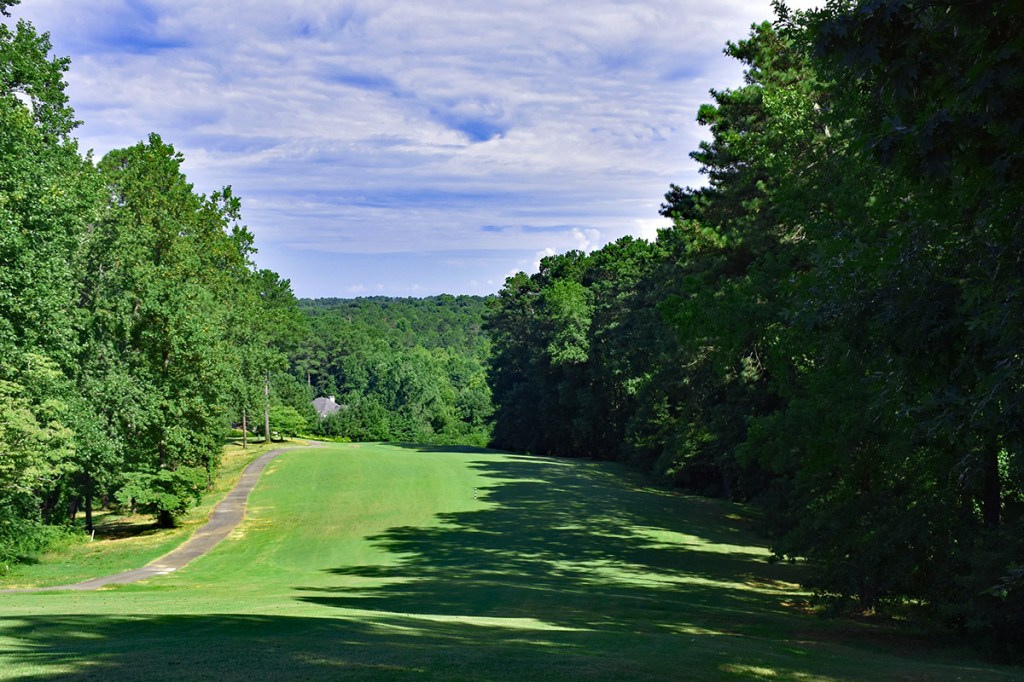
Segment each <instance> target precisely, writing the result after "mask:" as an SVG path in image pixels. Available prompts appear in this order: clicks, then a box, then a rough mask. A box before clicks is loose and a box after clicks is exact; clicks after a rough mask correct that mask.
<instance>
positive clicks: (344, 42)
mask: <svg viewBox="0 0 1024 682" xmlns="http://www.w3.org/2000/svg"><path fill="white" fill-rule="evenodd" d="M14 11H15V14H16V16H25V17H27V18H29V19H31V20H32V21H33V22H34V23H35V24H36V25H37V27H38V28H39V29H41V30H48V31H50V32H51V33H52V37H53V41H54V43H55V46H56V48H55V49H56V52H57V53H59V54H68V55H70V56H71V57H72V69H71V72H70V73H69V82H70V94H71V97H72V104H73V105H74V106H75V108H76V110H77V113H78V115H79V117H80V118H82V119H83V120H84V121H85V125H84V126H83V127H82V128H81V129H80V131H79V138H80V140H81V142H82V145H83V146H84V147H85V148H94V149H95V150H96V151H97V153H99V154H102V153H105V152H106V151H108V150H109V149H112V148H117V147H123V146H127V145H131V144H134V143H135V142H137V141H139V140H141V139H144V138H145V137H146V135H148V133H149V132H150V131H156V132H158V133H160V134H161V135H163V137H164V138H165V140H168V141H170V142H172V143H173V144H174V145H175V146H176V147H177V148H178V149H179V150H181V151H182V152H183V153H184V154H185V157H186V160H187V161H186V171H187V172H188V173H189V176H190V179H191V180H192V181H193V182H194V183H195V184H196V186H197V188H199V189H200V190H202V191H210V190H212V189H215V188H217V187H219V186H222V185H225V184H231V185H233V186H234V187H235V190H236V192H237V193H238V194H240V195H241V196H242V198H243V202H244V204H243V205H244V212H245V216H246V222H247V223H248V224H249V226H250V228H251V229H252V230H253V231H254V233H255V234H256V236H257V244H258V246H259V247H260V249H261V253H260V255H259V261H260V264H261V265H263V266H265V267H271V268H273V269H275V270H277V271H278V272H280V273H281V274H282V275H283V276H285V277H288V278H290V279H291V280H292V282H293V286H294V288H295V290H296V292H297V293H298V294H299V295H302V296H330V295H350V294H351V293H355V292H384V293H389V294H414V293H415V294H426V293H438V292H440V291H450V292H454V293H462V292H465V293H486V292H493V291H496V290H497V289H498V288H499V287H500V285H501V283H502V280H503V277H504V275H505V274H506V273H507V272H509V271H514V270H516V269H529V268H531V267H534V266H535V262H536V260H537V254H540V253H549V252H550V253H553V252H559V251H565V250H568V249H572V248H581V249H584V250H592V249H594V248H597V247H599V246H600V245H601V244H602V243H605V242H606V241H609V240H613V239H616V238H618V237H620V236H622V235H625V234H633V235H635V236H638V237H644V238H651V237H653V235H654V234H655V233H656V230H657V228H658V227H659V226H661V225H663V224H664V223H663V221H661V220H659V218H658V215H657V209H658V205H659V203H660V201H661V198H662V195H663V194H664V192H665V191H666V189H667V188H668V184H669V183H670V182H676V183H681V184H697V183H699V182H700V178H699V176H698V175H697V174H696V168H695V166H694V164H693V163H692V162H691V161H690V160H689V158H688V157H687V153H688V152H689V151H690V150H692V149H694V148H695V147H696V145H697V143H698V141H699V140H700V139H701V137H702V136H703V135H704V132H703V131H701V130H700V129H699V128H698V126H697V125H696V123H695V122H694V116H695V113H696V109H697V107H698V106H699V104H700V103H701V102H704V101H706V100H707V99H708V94H707V91H708V89H709V88H711V87H716V88H722V87H729V86H733V85H736V84H738V83H739V76H740V66H739V65H738V64H735V63H732V62H730V61H729V60H727V59H726V58H725V57H724V56H722V55H721V50H722V47H723V46H724V43H725V41H726V40H729V39H733V40H734V39H739V38H742V37H743V36H744V35H745V34H746V33H747V31H748V28H749V25H750V24H751V22H754V21H760V20H764V19H768V18H770V16H771V10H770V6H769V2H768V0H763V1H761V0H758V1H757V2H750V1H748V0H723V1H720V2H716V3H705V2H699V1H697V0H690V1H680V0H649V1H647V2H618V1H612V0H592V1H591V2H587V3H583V2H578V1H577V0H570V1H567V2H563V3H548V2H541V1H540V0H508V1H507V2H504V3H500V4H493V3H476V2H465V1H462V2H454V1H434V2H430V3H422V2H412V1H409V0H397V1H389V2H383V1H378V0H349V1H346V0H326V1H322V2H313V3H311V2H308V1H305V2H303V1H298V0H275V1H273V2H270V1H269V0H241V1H239V2H234V3H220V2H213V1H212V0H146V1H141V2H140V1H135V0H131V1H129V0H91V1H90V2H85V0H33V1H32V2H29V3H25V4H24V5H23V6H17V7H15V8H14Z"/></svg>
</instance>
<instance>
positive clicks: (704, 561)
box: [0, 445, 1024, 680]
mask: <svg viewBox="0 0 1024 682" xmlns="http://www.w3.org/2000/svg"><path fill="white" fill-rule="evenodd" d="M631 481H632V479H630V478H628V476H627V475H625V474H624V472H623V471H621V470H620V469H618V468H615V467H613V466H610V465H603V464H595V463H588V462H579V461H559V460H547V459H539V458H528V457H520V456H514V455H505V454H500V453H489V452H483V451H475V450H466V451H458V450H457V449H456V450H452V449H447V450H445V449H443V448H441V449H437V451H431V449H429V448H411V447H410V448H400V447H389V446H372V445H362V446H357V445H347V446H346V445H337V446H329V447H327V448H323V449H318V450H308V451H301V450H300V451H295V452H291V453H287V454H285V455H282V456H281V457H280V458H279V459H278V460H276V461H275V462H274V463H273V464H271V466H270V468H268V470H267V471H266V473H265V474H264V478H263V480H262V481H261V483H260V486H259V487H258V488H257V490H256V491H255V492H254V493H253V496H252V498H251V499H250V509H249V514H248V516H247V519H246V521H245V522H244V523H243V525H242V527H240V529H239V530H238V531H236V533H235V535H234V536H233V537H232V538H231V539H229V540H228V541H226V542H224V543H222V544H221V545H220V546H219V547H218V548H216V549H215V550H214V551H213V552H212V553H211V554H210V555H208V556H207V557H204V558H202V559H199V560H197V561H196V562H194V563H193V564H192V565H190V566H189V567H187V568H186V569H184V570H182V571H180V572H178V573H177V574H172V575H169V576H164V577H161V578H158V579H154V580H151V581H149V582H148V583H144V584H137V585H131V586H125V587H118V588H110V589H105V590H101V591H98V592H92V593H33V594H5V595H0V677H29V676H31V677H37V678H42V677H48V676H53V677H58V676H60V677H64V678H67V677H69V676H70V677H71V678H76V677H77V678H85V677H90V676H94V677H95V678H96V679H129V678H131V679H141V678H147V679H219V680H225V679H248V680H252V679H280V678H282V677H292V678H301V679H315V678H324V679H333V678H337V677H339V676H341V675H345V676H346V677H352V678H357V679H359V678H365V679H382V678H383V679H417V680H419V679H431V678H434V679H445V680H452V679H524V678H530V679H538V680H545V679H550V680H565V679H608V680H613V679H614V680H619V679H657V680H663V679H782V680H785V679H791V680H831V679H964V680H967V679H971V680H975V679H977V680H999V679H1024V675H1022V671H1021V670H1020V669H1019V668H997V667H995V666H990V665H986V664H981V663H968V662H963V661H957V660H954V658H953V656H952V654H950V653H948V652H938V651H931V650H929V649H927V648H926V646H925V645H923V644H918V643H915V642H913V641H911V640H908V639H907V638H900V637H894V636H891V635H890V634H889V633H883V632H879V631H877V626H871V625H861V626H854V625H851V624H849V623H839V622H830V621H821V620H818V619H816V618H813V617H808V616H805V615H801V614H800V613H799V612H798V610H797V609H795V608H793V607H792V606H789V605H790V604H792V603H794V602H798V601H799V600H800V599H801V597H802V595H801V594H800V593H799V592H798V591H797V590H796V588H795V587H794V586H793V584H792V583H793V581H795V580H797V579H799V575H798V568H797V567H793V566H785V565H778V566H773V565H770V564H768V563H766V562H765V556H766V551H765V550H764V549H763V548H761V547H759V546H757V543H756V541H755V540H754V539H753V537H752V536H751V535H750V534H749V533H748V531H747V530H746V528H745V525H746V524H745V523H744V521H743V518H742V509H740V508H737V507H730V506H727V505H724V504H720V503H717V502H710V501H706V500H701V499H696V498H689V497H684V496H679V495H675V494H670V493H666V492H664V491H660V490H656V489H651V488H647V487H644V486H643V485H641V484H639V483H637V482H635V481H634V482H631ZM474 491H475V492H474Z"/></svg>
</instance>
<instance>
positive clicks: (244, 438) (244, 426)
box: [242, 409, 249, 450]
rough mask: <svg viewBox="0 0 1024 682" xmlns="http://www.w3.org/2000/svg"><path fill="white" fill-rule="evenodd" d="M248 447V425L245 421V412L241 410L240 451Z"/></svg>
mask: <svg viewBox="0 0 1024 682" xmlns="http://www.w3.org/2000/svg"><path fill="white" fill-rule="evenodd" d="M247 447H249V424H248V422H246V419H245V410H244V409H243V410H242V449H243V450H245V449H246V448H247Z"/></svg>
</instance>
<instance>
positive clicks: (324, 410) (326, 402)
mask: <svg viewBox="0 0 1024 682" xmlns="http://www.w3.org/2000/svg"><path fill="white" fill-rule="evenodd" d="M313 409H314V410H316V413H317V414H318V415H320V418H321V419H323V418H324V417H326V416H328V415H331V414H334V413H335V412H337V411H338V410H340V409H341V405H339V404H338V403H336V402H334V396H333V395H332V396H328V397H327V398H323V397H321V398H316V399H314V400H313Z"/></svg>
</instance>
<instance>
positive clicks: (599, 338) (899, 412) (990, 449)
mask: <svg viewBox="0 0 1024 682" xmlns="http://www.w3.org/2000/svg"><path fill="white" fill-rule="evenodd" d="M777 10H778V14H779V18H778V21H777V22H776V23H775V24H774V25H771V24H767V23H765V24H761V25H757V26H754V27H753V29H752V31H751V34H750V36H749V37H748V38H747V39H746V40H743V41H740V42H737V43H734V44H729V45H728V47H727V49H726V52H727V53H728V54H730V55H731V56H733V57H735V58H737V59H738V60H740V61H741V62H742V63H743V65H744V67H745V68H746V71H745V83H744V85H743V86H742V87H739V88H736V89H735V90H721V91H719V90H714V91H712V93H711V95H712V98H713V100H714V102H713V103H712V104H708V105H705V106H703V107H701V109H700V111H699V112H698V120H699V121H700V122H701V123H703V124H704V125H706V126H708V127H709V129H710V133H711V139H710V140H708V141H707V142H704V143H702V144H701V145H700V148H699V149H698V150H697V151H695V152H694V153H693V154H692V155H691V156H692V157H693V158H694V159H695V160H696V161H697V162H698V163H700V164H701V169H702V172H704V173H705V174H706V175H707V177H708V181H709V182H708V185H707V186H706V187H703V188H700V189H691V188H685V189H684V188H680V187H678V186H672V187H671V188H670V191H669V192H668V194H666V203H665V204H664V205H663V207H662V213H663V214H664V215H666V216H669V217H672V218H673V219H674V222H675V225H674V227H673V228H672V229H670V230H664V231H662V232H661V233H660V234H659V237H658V240H657V242H656V244H654V245H651V247H650V249H649V251H648V255H647V257H646V259H641V260H639V261H637V262H638V263H639V267H638V268H637V269H636V270H635V271H633V270H627V271H626V272H624V273H623V275H622V276H621V278H620V281H621V283H622V284H621V289H619V291H618V292H616V293H615V295H614V297H612V298H611V299H608V300H609V301H611V305H610V306H609V308H608V309H607V310H606V309H605V300H606V299H605V298H604V297H605V296H606V295H607V293H609V292H615V290H616V287H614V286H612V287H610V288H609V289H607V290H606V289H604V288H603V287H604V286H606V285H605V284H604V283H603V282H604V280H603V279H602V276H601V273H602V268H608V271H610V272H614V271H615V270H614V268H615V265H614V264H613V263H614V260H615V259H616V258H619V257H620V256H619V255H618V251H619V250H620V249H621V246H620V245H609V246H608V247H605V248H604V249H601V250H599V251H597V252H595V253H593V254H591V255H590V256H587V257H582V256H581V255H580V254H575V253H569V254H565V255H564V256H556V257H553V258H551V259H548V261H546V263H545V264H544V265H542V268H541V272H540V273H538V274H537V275H534V276H533V277H527V276H526V275H523V274H519V275H517V276H515V277H512V278H509V280H508V281H507V282H506V285H505V288H504V289H503V290H502V292H501V293H500V294H499V296H498V298H497V299H496V304H495V311H494V313H493V315H492V317H491V319H490V321H489V323H488V324H489V329H490V331H491V333H492V335H493V338H494V350H495V356H494V359H493V361H492V368H491V375H490V380H491V383H492V388H493V390H494V396H495V402H496V404H497V409H496V418H497V421H496V424H495V430H494V434H495V442H496V443H498V444H500V445H502V446H504V447H509V448H514V449H519V450H530V451H536V452H546V453H557V454H570V455H571V454H602V453H616V455H617V456H619V457H621V458H622V459H624V460H625V461H629V462H631V463H633V464H635V465H638V466H641V467H644V468H648V469H650V470H652V471H653V472H654V473H656V474H659V475H662V476H665V477H667V478H670V479H671V480H673V481H674V482H676V483H678V484H680V485H683V486H686V487H688V488H690V489H693V490H698V491H701V492H706V493H712V494H718V495H724V496H727V497H732V498H739V499H751V500H756V501H757V502H758V503H759V504H760V505H761V506H762V507H763V508H764V510H765V515H764V517H763V518H764V523H765V529H766V530H767V531H768V532H770V533H771V534H772V537H773V542H774V548H775V551H776V552H777V553H778V554H779V555H780V556H790V557H805V558H808V559H810V561H811V565H812V566H813V568H814V571H813V574H812V575H811V576H809V578H808V583H809V584H810V585H812V586H813V587H815V588H816V589H817V590H818V592H819V595H820V596H821V597H822V598H824V599H826V600H828V601H829V602H830V603H831V604H833V605H834V606H839V607H842V606H844V605H848V604H850V603H852V604H855V605H857V607H858V608H861V609H864V610H873V609H877V608H881V607H884V606H885V605H886V604H899V603H903V602H905V601H907V600H915V601H918V602H920V603H924V604H927V607H928V608H929V609H931V610H932V612H933V613H934V614H935V616H936V617H937V618H939V619H942V620H943V621H945V622H946V623H948V624H950V625H952V626H954V627H956V628H958V629H960V630H963V631H967V632H970V633H973V634H975V635H978V636H980V639H981V640H983V641H987V642H989V643H990V644H992V646H993V647H995V648H996V649H997V650H998V651H999V652H1000V653H1001V654H1002V655H1007V656H1012V655H1015V654H1014V649H1013V646H1012V642H1013V641H1014V639H1013V638H1014V636H1015V633H1016V634H1017V635H1019V632H1020V631H1021V630H1022V628H1024V621H1022V620H1021V616H1020V614H1021V609H1020V603H1021V595H1020V589H1019V585H1020V582H1019V557H1020V556H1021V555H1022V552H1024V532H1022V529H1024V525H1022V520H1024V504H1022V503H1021V499H1022V493H1024V476H1022V471H1024V435H1022V433H1021V425H1022V424H1024V413H1022V410H1024V400H1022V399H1021V396H1022V395H1024V364H1022V362H1021V355H1020V348H1021V347H1022V346H1024V337H1022V331H1021V329H1022V327H1021V325H1020V324H1019V320H1021V319H1024V309H1022V308H1021V305H1022V301H1024V290H1022V284H1021V281H1022V280H1021V278H1020V276H1019V273H1020V272H1021V263H1022V262H1024V256H1022V253H1024V242H1022V241H1021V239H1020V235H1021V234H1024V229H1022V227H1024V226H1022V225H1021V216H1022V214H1021V211H1020V206H1021V205H1024V196H1022V189H1021V185H1020V182H1019V178H1020V177H1021V172H1020V171H1021V163H1022V159H1024V146H1022V145H1024V141H1022V128H1021V126H1020V116H1019V111H1020V108H1021V105H1022V104H1024V100H1022V93H1024V77H1022V72H1021V69H1020V68H1019V65H1020V63H1021V60H1022V59H1024V43H1022V42H1021V40H1020V38H1019V36H1020V35H1022V34H1024V25H1022V24H1021V21H1022V17H1024V15H1022V14H1021V13H1020V11H1019V7H1018V6H1017V5H1016V4H1015V3H1011V2H997V3H990V4H988V5H986V7H985V11H984V12H980V11H978V6H977V5H974V4H971V3H966V4H965V3H960V4H957V3H949V2H904V1H902V0H891V1H888V0H878V1H874V0H872V1H864V2H858V3H854V2H832V3H830V4H829V5H828V6H827V7H826V8H825V9H823V10H820V11H816V12H813V13H810V14H802V13H791V12H789V11H788V10H787V9H786V8H785V7H784V5H782V4H781V3H780V4H778V6H777ZM599 263H607V264H606V265H603V266H601V267H599V266H598V264H599ZM654 311H656V312H654ZM641 349H642V350H641ZM601 425H607V427H611V428H607V427H606V428H601ZM595 444H599V445H598V446H597V447H595Z"/></svg>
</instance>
